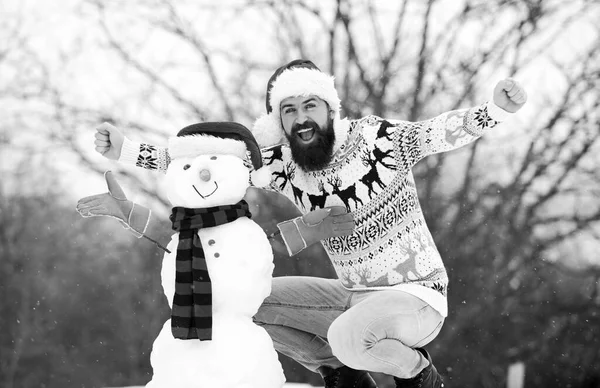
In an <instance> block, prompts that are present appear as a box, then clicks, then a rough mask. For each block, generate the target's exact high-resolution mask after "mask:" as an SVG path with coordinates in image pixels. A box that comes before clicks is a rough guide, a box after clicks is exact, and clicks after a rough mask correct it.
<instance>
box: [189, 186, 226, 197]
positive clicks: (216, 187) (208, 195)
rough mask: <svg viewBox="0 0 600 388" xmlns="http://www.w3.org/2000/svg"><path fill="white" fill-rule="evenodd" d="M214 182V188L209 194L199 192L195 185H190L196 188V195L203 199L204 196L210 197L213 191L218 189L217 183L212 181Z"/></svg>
mask: <svg viewBox="0 0 600 388" xmlns="http://www.w3.org/2000/svg"><path fill="white" fill-rule="evenodd" d="M214 183H215V189H214V190H213V191H211V192H210V193H209V194H205V195H202V194H200V192H199V191H198V189H197V188H196V186H194V185H192V187H193V188H194V190H196V193H198V195H199V196H201V197H202V198H203V199H204V198H207V197H210V196H211V195H213V194H214V193H215V191H217V190H218V189H219V185H218V184H217V182H214Z"/></svg>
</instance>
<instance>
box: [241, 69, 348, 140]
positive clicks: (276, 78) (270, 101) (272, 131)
mask: <svg viewBox="0 0 600 388" xmlns="http://www.w3.org/2000/svg"><path fill="white" fill-rule="evenodd" d="M309 95H313V96H317V97H319V98H320V99H322V100H324V101H325V102H326V103H327V105H328V106H329V109H330V111H331V112H332V115H333V130H334V132H335V143H334V147H333V151H334V152H335V151H336V150H337V149H338V148H339V147H340V146H341V145H342V144H344V142H345V141H346V139H347V135H348V128H349V121H348V120H347V119H341V118H340V108H341V101H340V98H339V96H338V93H337V90H336V89H335V84H334V77H333V76H331V75H328V74H326V73H324V72H322V71H321V70H320V69H319V68H318V67H317V66H316V65H315V64H314V63H312V62H311V61H309V60H306V59H295V60H293V61H291V62H289V63H287V64H286V65H283V66H281V67H279V68H278V69H277V70H276V71H275V72H274V73H273V75H272V76H271V78H270V79H269V82H268V83H267V95H266V108H267V113H266V114H263V115H262V116H261V117H259V118H258V119H257V120H256V121H255V122H254V125H253V127H252V133H253V134H254V136H255V137H256V140H257V141H258V144H259V146H260V147H261V148H266V147H271V146H274V145H277V144H287V143H288V140H287V139H286V137H285V132H284V129H283V125H282V123H281V110H280V104H281V102H282V101H283V100H284V99H286V98H288V97H298V96H309Z"/></svg>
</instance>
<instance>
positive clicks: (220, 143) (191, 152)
mask: <svg viewBox="0 0 600 388" xmlns="http://www.w3.org/2000/svg"><path fill="white" fill-rule="evenodd" d="M203 154H214V155H234V156H237V157H239V158H240V159H242V160H245V161H249V162H250V163H251V164H252V166H253V168H254V170H253V171H252V172H251V174H250V175H251V179H252V183H253V184H254V185H255V186H259V187H264V186H266V185H268V184H269V182H270V179H271V173H270V171H269V170H268V168H267V167H263V164H262V156H261V153H260V148H259V146H258V143H257V142H256V139H255V138H254V136H253V134H252V132H250V130H249V129H248V128H246V127H245V126H243V125H242V124H239V123H235V122H206V123H197V124H192V125H189V126H187V127H185V128H183V129H182V130H181V131H179V133H177V136H176V137H171V138H169V155H170V157H171V158H173V159H177V158H182V157H196V156H198V155H203Z"/></svg>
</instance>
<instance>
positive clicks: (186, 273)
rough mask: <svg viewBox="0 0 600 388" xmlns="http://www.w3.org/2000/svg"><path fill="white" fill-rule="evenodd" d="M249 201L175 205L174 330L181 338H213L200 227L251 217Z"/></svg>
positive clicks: (172, 311)
mask: <svg viewBox="0 0 600 388" xmlns="http://www.w3.org/2000/svg"><path fill="white" fill-rule="evenodd" d="M251 216H252V214H251V213H250V210H249V208H248V203H247V202H246V201H244V200H241V201H240V202H238V203H237V204H235V205H226V206H214V207H210V208H205V209H188V208H183V207H174V208H173V211H172V213H171V216H170V219H171V222H172V223H173V230H175V231H178V232H179V244H178V245H177V258H176V273H175V295H174V296H173V308H172V310H171V332H172V333H173V337H175V338H179V339H199V340H201V341H202V340H210V339H211V338H212V288H211V284H210V282H211V280H210V275H209V273H208V267H207V265H206V257H205V256H204V250H203V249H202V243H201V242H200V238H199V237H198V229H201V228H208V227H213V226H218V225H223V224H226V223H228V222H231V221H235V220H236V219H238V218H239V217H248V218H250V217H251Z"/></svg>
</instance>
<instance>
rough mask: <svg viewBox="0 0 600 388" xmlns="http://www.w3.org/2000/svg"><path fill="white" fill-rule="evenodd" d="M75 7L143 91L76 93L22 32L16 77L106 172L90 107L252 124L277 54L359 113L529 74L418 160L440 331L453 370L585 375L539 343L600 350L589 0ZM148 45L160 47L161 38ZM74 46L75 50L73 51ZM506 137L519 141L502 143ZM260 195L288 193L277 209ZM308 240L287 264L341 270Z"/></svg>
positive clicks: (73, 146)
mask: <svg viewBox="0 0 600 388" xmlns="http://www.w3.org/2000/svg"><path fill="white" fill-rule="evenodd" d="M81 15H82V17H85V18H88V19H90V20H91V22H92V23H93V25H94V26H96V27H97V30H98V31H99V32H100V33H101V34H100V35H99V36H100V37H99V38H98V40H97V41H94V42H93V43H94V44H95V45H96V55H98V56H100V57H103V58H108V59H109V61H108V62H109V63H111V64H112V66H114V70H113V71H114V72H116V73H118V72H123V76H122V78H120V79H121V80H122V85H121V88H122V89H124V90H127V89H128V88H129V87H130V86H129V84H130V83H131V84H132V86H131V88H132V90H133V88H134V87H135V91H136V92H135V93H134V92H132V93H130V94H126V96H127V98H129V99H131V100H135V101H137V103H138V105H135V106H136V107H138V109H135V110H133V109H130V110H125V109H123V108H121V105H122V103H123V98H124V97H123V95H121V96H119V97H115V100H114V101H113V102H112V104H110V103H107V104H104V105H102V104H91V103H89V102H87V101H79V100H77V99H74V98H72V97H71V96H70V94H69V90H66V89H65V87H64V85H60V83H58V82H56V81H55V80H54V77H55V75H54V74H52V72H51V71H49V70H48V68H47V67H46V65H45V62H44V60H43V58H41V57H39V56H38V53H35V52H31V51H27V49H26V48H25V49H24V50H21V51H20V52H21V53H22V55H24V57H27V58H28V62H27V63H29V64H31V66H35V68H36V69H37V71H36V72H35V73H34V74H36V76H35V77H30V78H26V77H25V78H24V79H20V81H23V82H25V81H27V82H28V85H33V86H35V87H31V86H30V87H28V88H16V87H12V88H11V89H10V90H11V91H10V94H11V98H13V97H17V98H19V99H21V100H23V101H28V102H34V101H35V102H36V103H37V104H43V106H44V110H43V114H41V117H44V119H45V120H46V122H47V123H49V125H48V126H49V127H50V129H51V130H48V131H44V132H43V136H46V137H47V138H48V139H49V140H50V141H52V142H54V144H61V145H62V146H64V147H65V150H68V151H69V152H71V153H72V155H75V157H76V158H77V160H78V161H80V162H81V167H82V168H84V169H86V170H88V171H92V172H93V173H96V174H99V173H101V172H103V171H102V168H101V167H99V166H98V163H97V159H94V157H92V156H91V155H90V151H89V149H90V148H89V147H88V148H86V147H84V146H82V141H81V139H83V138H86V137H88V138H89V137H90V136H91V135H90V132H91V130H92V128H93V126H94V125H96V124H98V123H100V122H101V121H111V122H113V123H115V124H116V125H118V126H121V127H123V128H126V129H127V131H128V136H133V137H136V138H137V139H144V140H147V141H152V140H154V141H155V142H156V141H161V140H162V141H164V139H165V138H166V137H167V136H172V135H173V134H174V133H175V132H176V130H177V129H179V128H180V127H181V126H183V125H184V124H188V123H190V122H194V121H198V120H236V121H240V122H243V123H245V124H247V125H248V126H251V124H252V121H253V120H254V118H256V117H258V115H259V114H261V113H263V111H264V95H265V90H264V88H265V86H266V81H267V79H268V77H269V76H270V75H271V72H272V71H273V70H274V69H275V68H276V67H277V66H279V65H281V64H282V63H285V62H287V61H288V60H290V59H293V58H297V57H305V58H309V59H312V60H313V61H314V62H315V63H317V64H318V65H319V67H321V68H322V69H323V70H326V71H328V72H330V73H332V74H333V75H335V76H336V82H337V87H338V90H339V92H340V96H341V97H342V104H343V108H344V111H345V113H346V114H347V115H348V116H349V117H351V118H356V117H360V116H364V115H367V114H375V115H378V116H381V117H384V118H400V119H407V120H412V121H417V120H421V119H425V118H430V117H432V116H434V115H436V114H439V113H442V112H443V111H448V110H452V109H457V108H462V107H467V106H470V105H474V104H477V103H480V102H483V101H484V100H485V99H487V97H488V96H489V95H490V93H491V88H492V87H493V84H494V80H496V79H498V78H500V77H501V76H512V77H515V78H517V79H520V80H521V81H522V82H523V83H525V85H526V87H528V90H529V94H530V102H529V103H528V108H527V109H528V110H529V112H528V113H524V114H523V115H520V116H519V117H520V119H519V120H515V121H513V122H512V126H513V127H512V128H507V129H505V131H506V135H505V138H501V136H500V134H498V133H493V134H490V135H488V136H484V138H483V139H480V140H478V141H477V142H475V143H474V144H472V145H470V146H468V147H465V148H463V149H461V150H459V151H456V152H452V153H445V154H439V155H434V156H430V157H428V158H426V159H425V160H423V161H421V162H420V163H419V164H418V165H417V166H416V168H415V170H414V172H415V176H416V180H417V185H418V188H419V193H420V199H421V205H422V208H423V210H424V212H425V215H426V218H427V220H428V225H429V226H430V228H431V230H432V233H433V235H434V238H435V239H436V242H437V245H438V248H439V249H440V251H441V253H442V256H443V257H444V258H445V260H446V265H447V267H448V269H449V274H450V278H451V282H450V294H449V298H450V305H451V312H452V314H451V316H450V317H449V318H448V319H447V321H446V327H445V329H444V330H443V331H442V334H441V335H440V337H439V338H438V339H437V340H436V341H434V343H433V345H432V346H434V348H435V351H436V353H437V354H439V355H440V357H441V358H442V363H443V364H446V365H448V367H449V368H450V367H451V368H452V371H453V372H448V374H449V377H450V378H451V379H452V381H453V382H455V383H457V382H458V383H459V384H462V385H466V386H476V385H482V386H498V385H499V384H501V383H504V381H503V379H504V374H503V373H500V372H499V371H503V370H504V369H505V368H506V367H507V365H508V363H509V362H512V361H513V360H515V359H520V360H523V361H525V362H526V363H527V365H530V364H531V365H533V367H534V368H535V367H536V366H537V368H538V369H535V370H536V373H533V374H528V375H527V376H528V377H527V378H528V383H531V384H532V386H533V385H534V384H537V385H540V386H543V385H544V383H548V381H563V382H566V381H568V382H573V383H575V382H582V381H584V380H585V376H584V375H582V374H581V373H580V374H578V372H577V370H578V369H577V367H576V364H575V361H574V358H571V360H570V361H569V360H564V361H563V360H562V359H561V361H560V366H561V368H559V369H560V372H549V371H546V370H544V369H543V368H542V367H541V365H540V363H541V361H539V362H538V361H535V360H544V361H545V362H552V360H554V359H555V355H556V354H558V353H560V352H561V351H565V352H576V351H577V349H579V353H578V358H577V360H581V363H582V364H583V365H587V366H589V367H588V368H587V369H586V371H587V372H588V373H594V372H596V373H600V371H598V370H597V367H594V365H598V364H600V362H599V359H600V355H599V354H598V351H597V349H598V348H600V346H597V345H598V343H597V339H595V338H599V337H600V336H599V335H598V334H599V333H597V329H594V327H600V322H599V321H598V319H599V318H598V317H599V316H600V315H599V311H598V310H599V302H600V296H599V295H598V292H599V291H598V290H599V288H598V286H597V284H598V281H599V278H600V273H599V271H600V269H599V268H600V265H599V264H598V262H597V261H596V262H594V261H593V260H592V259H593V258H591V259H587V260H584V259H582V258H581V257H579V256H582V255H586V254H587V255H588V256H590V255H591V254H590V253H589V252H588V253H586V252H584V251H583V250H581V249H579V247H580V246H582V245H583V244H586V245H590V246H592V247H596V248H597V247H598V245H599V244H600V223H599V220H600V219H599V217H600V208H599V207H598V204H597V200H596V199H595V198H597V197H598V193H599V191H600V176H599V174H598V172H597V169H596V168H595V166H596V165H597V163H598V158H597V155H598V149H599V147H600V146H599V144H598V143H599V140H598V138H599V136H598V128H599V124H600V123H599V118H598V111H599V109H598V101H600V98H599V97H600V96H599V90H600V88H599V86H600V85H599V72H598V69H599V68H600V65H599V63H600V61H599V51H600V50H599V47H600V44H599V43H600V41H599V40H598V36H599V31H598V28H597V27H596V26H595V25H594V23H593V21H594V20H597V19H598V17H600V7H599V6H598V5H597V4H596V2H594V1H589V0H576V1H572V2H563V1H560V0H545V1H542V0H535V1H529V0H527V1H525V0H493V1H486V2H484V1H470V0H465V1H462V2H452V3H450V2H444V1H442V0H437V1H436V0H427V1H409V0H403V1H399V2H386V1H375V0H335V1H333V0H332V1H329V2H307V1H296V0H285V1H272V0H247V1H245V2H243V1H242V2H239V1H238V2H234V3H227V2H223V3H219V4H218V5H217V4H213V5H201V6H198V5H196V4H195V3H194V2H186V1H183V2H180V1H178V2H175V1H169V0H152V1H150V0H137V1H134V2H131V3H129V5H127V6H124V5H122V4H117V3H114V2H110V1H102V0H88V1H85V2H84V3H83V5H82V7H81ZM582 31H585V34H583V32H582ZM575 33H581V34H582V37H581V39H578V41H577V47H571V45H570V43H569V42H568V41H567V40H568V39H571V40H573V36H572V35H571V34H575ZM159 38H160V39H159ZM15 41H16V40H15ZM149 42H152V44H150V43H149ZM159 42H160V43H162V44H159ZM561 42H562V43H561ZM166 47H168V48H172V50H167V49H165V48H166ZM154 51H156V52H158V53H159V54H161V55H150V54H153V53H154ZM2 52H3V51H2V50H1V49H0V60H2V59H1V58H3V56H2ZM25 54H27V55H26V56H25ZM70 54H71V55H73V56H75V53H70ZM64 60H65V65H66V64H68V63H69V55H65V58H64ZM190 69H192V70H190ZM542 69H543V70H544V71H546V72H548V73H551V74H552V78H551V80H552V84H551V85H548V84H547V83H546V81H545V80H544V79H543V78H542V77H541V76H540V77H539V78H536V77H537V76H538V75H539V73H541V72H542V71H541V70H542ZM533 75H535V76H536V77H534V76H533ZM12 85H17V84H15V83H13V84H12ZM123 85H125V86H123ZM196 85H197V86H196ZM112 87H113V86H107V88H112ZM2 90H6V89H0V97H2V93H3V91H2ZM4 94H5V95H6V93H5V92H4ZM48 112H50V113H49V114H48ZM40 121H41V120H40ZM180 124H181V125H180ZM52 128H54V130H52ZM505 128H506V127H505ZM12 137H16V135H15V134H14V133H12V134H11V138H12ZM506 142H510V143H509V144H512V145H514V146H513V147H512V148H511V149H508V147H504V148H505V149H503V150H502V151H498V149H499V148H501V147H502V146H503V145H504V144H506ZM163 144H164V143H163ZM120 172H121V174H123V175H124V176H126V177H127V180H126V185H127V187H131V188H136V190H137V192H139V193H140V194H142V195H143V196H144V198H147V199H148V201H152V199H151V198H156V199H155V201H156V202H154V204H155V205H156V206H159V207H161V208H163V209H165V208H167V207H168V203H167V201H166V198H164V196H162V195H161V191H160V189H159V184H158V180H157V179H154V178H151V177H150V175H148V174H142V173H140V172H137V171H136V172H132V171H131V170H129V169H125V168H124V169H121V170H120ZM449 177H450V178H449ZM450 181H452V183H453V184H452V185H450V184H449V182H450ZM252 195H254V196H255V197H253V198H254V201H255V202H256V203H257V204H258V205H255V207H254V209H253V212H254V211H256V214H257V217H258V219H259V220H260V221H261V223H262V225H263V226H265V229H271V230H272V229H273V228H274V222H275V221H274V220H277V219H278V218H280V217H281V218H283V217H286V216H289V215H290V214H296V213H295V212H297V209H294V208H293V205H291V202H289V201H287V202H285V201H282V202H276V201H273V197H272V196H270V197H268V198H269V199H266V198H267V196H269V195H270V194H263V193H260V192H253V194H252ZM266 203H277V204H278V205H277V206H276V207H275V208H276V209H277V210H276V211H273V210H272V209H273V208H269V209H267V207H266V206H264V204H266ZM279 249H282V248H281V247H279ZM592 249H593V248H592ZM284 253H285V252H283V253H281V254H282V256H283V255H284ZM313 256H318V257H319V261H318V262H317V263H318V264H314V265H313V264H310V263H309V264H307V262H306V261H302V260H301V259H298V260H296V261H290V263H293V264H290V267H286V268H289V271H290V272H292V273H304V274H306V273H309V274H321V273H322V272H323V271H324V270H323V268H326V270H325V272H327V273H328V274H329V275H331V274H332V272H331V268H330V267H328V264H327V262H326V260H325V258H324V257H323V252H322V250H320V251H311V252H310V258H312V257H313ZM306 257H307V258H308V257H309V256H306ZM288 260H289V259H288ZM312 262H313V263H314V259H313V261H312ZM577 263H579V264H577ZM581 263H583V264H581ZM281 273H282V274H286V270H282V272H281ZM364 275H365V276H366V275H367V274H364ZM565 295H568V296H570V297H573V298H576V299H577V301H576V303H574V302H573V300H572V299H570V298H568V297H566V296H565ZM490 306H493V311H491V312H486V311H488V310H486V309H488V308H489V307H490ZM532 322H533V323H534V324H535V328H531V327H529V326H528V323H532ZM553 338H560V340H555V339H553ZM590 338H591V339H590ZM552 341H556V343H554V342H552ZM586 344H594V348H593V349H591V346H590V347H586V346H585V345H586ZM467 345H468V346H467ZM467 347H468V349H470V351H469V350H468V349H467ZM559 348H560V350H559ZM594 349H596V350H594ZM473 353H477V354H473ZM540 354H541V355H540ZM458 355H460V357H459V356H458ZM459 358H460V359H459ZM594 368H596V369H594ZM561 373H562V375H561ZM301 375H302V373H301V372H299V371H298V372H297V376H301ZM298 378H300V377H298ZM303 378H306V379H308V377H306V376H304V377H303ZM552 379H554V380H552ZM557 379H558V380H557Z"/></svg>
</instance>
